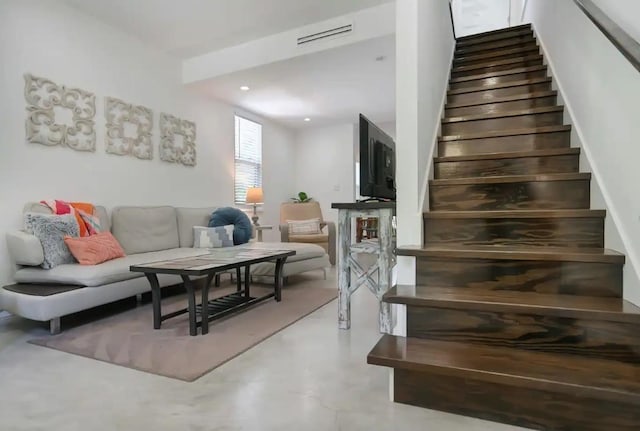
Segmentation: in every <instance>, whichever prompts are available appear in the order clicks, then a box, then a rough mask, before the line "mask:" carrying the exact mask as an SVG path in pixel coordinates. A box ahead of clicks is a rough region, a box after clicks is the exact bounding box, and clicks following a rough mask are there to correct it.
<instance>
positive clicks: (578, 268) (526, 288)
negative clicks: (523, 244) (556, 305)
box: [416, 257, 622, 298]
mask: <svg viewBox="0 0 640 431" xmlns="http://www.w3.org/2000/svg"><path fill="white" fill-rule="evenodd" d="M416 283H417V284H423V285H429V286H438V287H456V288H461V289H474V288H477V289H482V290H509V291H516V292H537V293H547V294H561V295H583V296H597V297H613V298H619V297H621V296H622V266H620V265H612V264H607V263H584V262H559V261H529V260H491V259H462V258H460V259H452V258H446V259H445V258H433V257H417V258H416Z"/></svg>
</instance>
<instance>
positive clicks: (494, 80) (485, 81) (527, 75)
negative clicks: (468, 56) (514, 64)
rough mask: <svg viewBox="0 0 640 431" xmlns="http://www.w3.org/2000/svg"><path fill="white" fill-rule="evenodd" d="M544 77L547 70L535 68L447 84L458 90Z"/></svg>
mask: <svg viewBox="0 0 640 431" xmlns="http://www.w3.org/2000/svg"><path fill="white" fill-rule="evenodd" d="M546 77H547V71H546V70H544V69H542V70H535V71H532V72H520V73H512V74H510V75H502V76H495V77H491V78H482V79H473V80H470V81H462V82H452V83H451V84H450V85H449V88H450V89H451V90H458V89H460V88H471V87H480V86H482V85H495V84H502V83H504V82H513V81H522V80H523V79H533V78H546Z"/></svg>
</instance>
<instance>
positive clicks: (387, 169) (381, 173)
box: [360, 114, 396, 200]
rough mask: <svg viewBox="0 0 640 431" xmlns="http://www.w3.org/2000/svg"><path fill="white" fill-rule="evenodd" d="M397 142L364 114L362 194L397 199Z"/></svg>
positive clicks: (361, 163) (361, 136)
mask: <svg viewBox="0 0 640 431" xmlns="http://www.w3.org/2000/svg"><path fill="white" fill-rule="evenodd" d="M395 179H396V144H395V142H394V141H393V139H392V138H391V136H389V135H387V134H386V133H385V132H383V131H382V130H381V129H380V128H379V127H378V126H376V125H375V124H373V123H372V122H371V121H369V120H368V119H367V117H365V116H364V115H362V114H360V196H362V197H364V198H369V200H374V199H379V200H395V199H396V181H395Z"/></svg>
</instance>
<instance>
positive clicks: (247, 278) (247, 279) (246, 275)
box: [238, 265, 251, 298]
mask: <svg viewBox="0 0 640 431" xmlns="http://www.w3.org/2000/svg"><path fill="white" fill-rule="evenodd" d="M238 272H240V268H238ZM250 288H251V265H247V266H245V267H244V297H245V298H250V297H251V293H250V292H249V290H250Z"/></svg>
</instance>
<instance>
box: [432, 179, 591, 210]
mask: <svg viewBox="0 0 640 431" xmlns="http://www.w3.org/2000/svg"><path fill="white" fill-rule="evenodd" d="M589 186H590V182H589V180H569V181H531V182H520V183H495V184H461V185H441V186H439V185H431V186H430V193H429V202H430V208H431V210H432V211H440V210H449V211H456V210H459V211H472V210H477V211H486V210H525V209H527V210H530V209H587V208H589V205H590V202H589V190H590V187H589Z"/></svg>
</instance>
